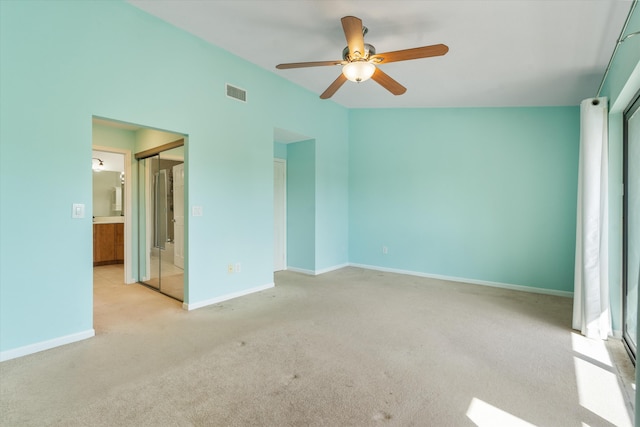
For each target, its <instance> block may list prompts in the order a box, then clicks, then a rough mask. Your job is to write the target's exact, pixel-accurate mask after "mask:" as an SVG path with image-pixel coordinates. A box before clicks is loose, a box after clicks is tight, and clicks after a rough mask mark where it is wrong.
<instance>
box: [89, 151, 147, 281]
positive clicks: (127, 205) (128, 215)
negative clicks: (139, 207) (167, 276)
mask: <svg viewBox="0 0 640 427" xmlns="http://www.w3.org/2000/svg"><path fill="white" fill-rule="evenodd" d="M91 147H92V150H95V151H104V152H107V153H115V154H123V155H124V178H125V179H124V283H125V284H127V285H129V284H131V283H136V282H137V280H135V279H134V277H133V226H132V225H133V222H132V220H133V212H132V210H133V197H132V196H133V175H132V174H131V157H132V153H131V150H127V149H123V148H114V147H107V146H104V145H93V144H92V145H91Z"/></svg>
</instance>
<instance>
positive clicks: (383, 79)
mask: <svg viewBox="0 0 640 427" xmlns="http://www.w3.org/2000/svg"><path fill="white" fill-rule="evenodd" d="M371 78H372V79H373V80H375V81H376V82H378V83H379V84H380V86H382V87H383V88H385V89H386V90H388V91H389V92H391V93H392V94H394V95H402V94H403V93H405V92H406V91H407V88H406V87H404V86H402V85H401V84H400V83H398V82H397V81H395V80H393V79H392V78H391V76H389V75H388V74H387V73H385V72H384V71H382V70H381V69H380V68H377V67H376V71H375V72H374V73H373V76H371Z"/></svg>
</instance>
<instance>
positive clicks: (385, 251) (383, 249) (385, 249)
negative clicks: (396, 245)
mask: <svg viewBox="0 0 640 427" xmlns="http://www.w3.org/2000/svg"><path fill="white" fill-rule="evenodd" d="M382 253H383V254H385V255H386V254H387V253H389V248H388V247H386V246H383V247H382Z"/></svg>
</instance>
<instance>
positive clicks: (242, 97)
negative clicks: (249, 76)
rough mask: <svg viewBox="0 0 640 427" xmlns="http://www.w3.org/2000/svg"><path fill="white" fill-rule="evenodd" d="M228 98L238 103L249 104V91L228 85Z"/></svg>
mask: <svg viewBox="0 0 640 427" xmlns="http://www.w3.org/2000/svg"><path fill="white" fill-rule="evenodd" d="M227 98H233V99H236V100H238V101H242V102H247V91H246V90H244V89H240V88H239V87H236V86H232V85H230V84H229V83H227Z"/></svg>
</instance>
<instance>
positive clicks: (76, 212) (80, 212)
mask: <svg viewBox="0 0 640 427" xmlns="http://www.w3.org/2000/svg"><path fill="white" fill-rule="evenodd" d="M71 218H84V205H83V204H82V203H74V204H73V212H72V213H71Z"/></svg>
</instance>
